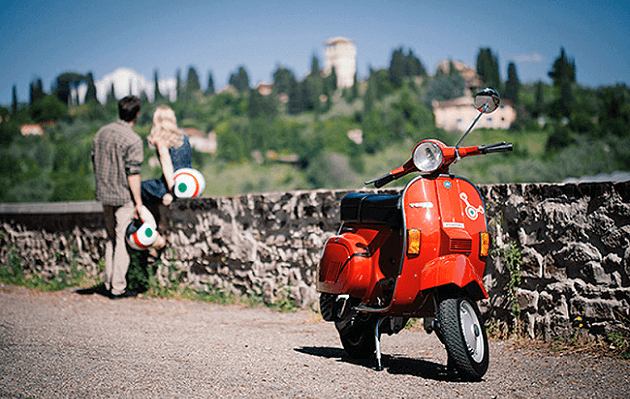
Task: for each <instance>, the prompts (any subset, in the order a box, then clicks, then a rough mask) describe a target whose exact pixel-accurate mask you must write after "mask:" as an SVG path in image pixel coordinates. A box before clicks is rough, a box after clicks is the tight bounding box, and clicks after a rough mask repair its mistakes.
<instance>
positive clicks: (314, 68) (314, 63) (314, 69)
mask: <svg viewBox="0 0 630 399" xmlns="http://www.w3.org/2000/svg"><path fill="white" fill-rule="evenodd" d="M320 74H321V70H320V69H319V59H318V58H317V55H315V54H313V57H312V58H311V75H317V76H319V75H320Z"/></svg>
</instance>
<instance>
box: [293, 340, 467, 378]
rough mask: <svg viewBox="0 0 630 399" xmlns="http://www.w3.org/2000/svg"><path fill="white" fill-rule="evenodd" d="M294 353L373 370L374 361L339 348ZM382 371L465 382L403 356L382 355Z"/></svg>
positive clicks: (312, 348) (437, 366) (441, 368)
mask: <svg viewBox="0 0 630 399" xmlns="http://www.w3.org/2000/svg"><path fill="white" fill-rule="evenodd" d="M293 350H294V351H296V352H300V353H304V354H306V355H311V356H318V357H323V358H326V359H337V361H339V362H344V363H350V364H355V365H357V366H363V367H365V368H369V369H375V365H376V364H375V360H374V359H353V358H351V357H349V356H348V355H347V354H346V351H345V350H343V349H341V348H331V347H325V346H303V347H300V348H294V349H293ZM382 356H383V358H382V360H383V369H384V370H387V372H389V373H390V374H404V375H410V376H414V377H420V378H424V379H427V380H435V381H448V382H460V381H462V382H465V381H463V380H462V379H461V378H460V377H459V375H458V374H457V373H456V372H454V371H451V370H448V369H447V367H446V365H443V364H439V363H435V362H432V361H428V360H423V359H414V358H409V357H405V356H395V355H394V356H392V355H386V354H383V355H382Z"/></svg>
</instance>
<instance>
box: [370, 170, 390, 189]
mask: <svg viewBox="0 0 630 399" xmlns="http://www.w3.org/2000/svg"><path fill="white" fill-rule="evenodd" d="M394 179H395V177H394V175H393V174H392V173H391V172H388V173H385V174H384V175H383V176H380V177H377V178H376V179H372V180H368V181H366V182H365V183H364V184H365V185H366V186H367V185H368V184H372V183H374V187H376V188H381V187H383V186H384V185H386V184H387V183H389V182H391V181H393V180H394Z"/></svg>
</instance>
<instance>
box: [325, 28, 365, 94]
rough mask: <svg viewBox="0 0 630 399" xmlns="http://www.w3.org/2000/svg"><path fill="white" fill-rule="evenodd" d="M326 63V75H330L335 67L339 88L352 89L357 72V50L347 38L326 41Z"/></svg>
mask: <svg viewBox="0 0 630 399" xmlns="http://www.w3.org/2000/svg"><path fill="white" fill-rule="evenodd" d="M325 55H326V61H325V67H324V73H325V74H326V75H329V74H330V73H331V72H332V68H333V66H334V67H335V73H336V74H337V87H339V88H345V87H351V86H352V85H353V84H354V74H355V73H356V72H357V48H356V46H355V45H354V43H353V42H352V41H351V40H349V39H346V38H345V37H336V38H334V39H330V40H328V41H326V50H325Z"/></svg>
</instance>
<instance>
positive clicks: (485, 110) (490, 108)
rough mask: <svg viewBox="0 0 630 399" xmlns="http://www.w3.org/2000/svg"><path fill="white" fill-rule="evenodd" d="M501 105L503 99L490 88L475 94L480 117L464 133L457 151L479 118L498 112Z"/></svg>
mask: <svg viewBox="0 0 630 399" xmlns="http://www.w3.org/2000/svg"><path fill="white" fill-rule="evenodd" d="M499 103H501V97H500V96H499V93H497V92H496V91H495V90H494V89H491V88H489V87H488V88H485V89H483V90H480V91H478V92H477V94H475V108H477V111H479V115H477V117H476V118H475V120H474V121H473V123H472V124H471V125H470V127H469V128H468V130H466V133H464V135H463V136H462V138H461V139H459V141H458V142H457V144H455V149H457V148H458V147H459V145H460V144H461V143H462V141H464V138H465V137H466V136H467V135H468V133H470V131H471V130H472V128H473V126H475V123H477V121H478V120H479V118H481V115H483V114H489V113H490V112H494V111H496V109H497V108H499ZM458 156H459V155H458Z"/></svg>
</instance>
